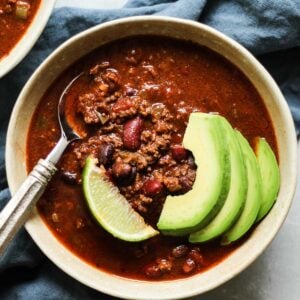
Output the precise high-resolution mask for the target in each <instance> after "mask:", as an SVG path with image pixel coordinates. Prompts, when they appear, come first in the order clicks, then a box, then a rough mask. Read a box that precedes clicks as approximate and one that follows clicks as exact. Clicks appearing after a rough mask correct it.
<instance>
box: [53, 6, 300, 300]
mask: <svg viewBox="0 0 300 300" xmlns="http://www.w3.org/2000/svg"><path fill="white" fill-rule="evenodd" d="M125 3H126V0H85V1H82V0H58V1H57V3H56V7H62V6H73V7H74V6H76V7H83V8H104V9H112V8H119V7H122V6H123V5H124V4H125ZM298 154H299V155H300V143H299V144H298ZM299 167H300V165H299V162H298V169H299ZM299 183H300V176H299V177H298V187H297V190H296V194H295V197H294V201H293V204H292V207H291V210H290V212H289V215H288V217H287V220H286V221H285V223H284V225H283V226H282V228H281V230H280V232H279V233H278V235H277V236H276V238H275V239H274V241H273V242H272V243H271V245H270V246H269V247H268V248H267V250H266V251H265V252H264V253H263V254H262V255H261V256H260V257H259V258H258V259H257V260H256V261H255V262H254V263H253V264H252V265H251V266H250V267H248V268H247V269H246V270H245V271H244V272H242V273H241V274H240V275H238V276H237V277H235V278H234V279H232V280H230V281H229V282H227V283H225V284H224V285H222V286H220V287H218V288H216V289H214V290H212V291H210V292H208V293H206V294H204V295H201V296H198V297H194V298H193V300H200V299H201V300H219V299H222V300H269V299H270V300H282V299H286V300H298V299H300V185H299Z"/></svg>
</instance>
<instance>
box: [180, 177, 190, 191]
mask: <svg viewBox="0 0 300 300" xmlns="http://www.w3.org/2000/svg"><path fill="white" fill-rule="evenodd" d="M179 183H180V185H181V192H182V193H186V192H188V191H189V190H191V189H192V186H193V183H192V182H191V181H190V180H189V179H188V178H187V177H186V176H182V177H181V178H180V179H179Z"/></svg>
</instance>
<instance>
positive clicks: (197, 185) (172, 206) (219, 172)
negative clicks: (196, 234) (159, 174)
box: [157, 112, 230, 236]
mask: <svg viewBox="0 0 300 300" xmlns="http://www.w3.org/2000/svg"><path fill="white" fill-rule="evenodd" d="M221 123H222V122H221V119H220V118H218V117H217V116H216V115H212V114H205V113H200V112H195V113H192V114H191V115H190V117H189V122H188V126H187V128H186V132H185V135H184V138H183V146H184V147H185V148H186V149H189V150H190V151H192V152H193V154H194V158H195V163H196V165H197V166H198V168H197V172H196V179H195V182H194V185H193V188H192V189H191V190H190V191H189V192H187V193H186V194H183V195H177V196H171V195H169V196H168V197H167V198H166V200H165V203H164V205H163V209H162V212H161V215H160V218H159V220H158V223H157V227H158V229H159V230H160V231H161V232H162V233H163V234H165V235H174V236H180V235H187V234H189V233H190V232H193V231H195V230H198V229H199V228H201V227H202V226H204V225H205V224H207V222H209V221H210V220H211V218H213V217H214V216H215V215H216V214H217V213H218V212H219V210H220V208H221V207H222V205H223V204H224V201H225V199H226V196H227V194H228V189H229V180H230V164H229V152H228V147H227V145H226V143H224V139H223V137H224V134H225V133H224V129H223V126H222V125H221Z"/></svg>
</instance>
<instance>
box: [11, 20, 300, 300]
mask: <svg viewBox="0 0 300 300" xmlns="http://www.w3.org/2000/svg"><path fill="white" fill-rule="evenodd" d="M136 22H137V23H140V24H139V25H142V24H144V25H145V24H146V23H148V26H149V24H150V23H151V22H152V23H151V24H155V23H156V22H166V23H165V25H166V26H168V25H169V26H177V29H178V28H180V27H189V29H190V30H191V31H193V30H194V31H195V32H197V31H201V32H202V34H203V35H208V36H209V37H211V38H214V39H215V40H216V42H215V49H214V50H215V51H216V50H217V48H218V47H220V49H222V47H225V48H226V47H228V49H231V51H233V52H236V51H237V53H239V54H240V55H242V56H243V57H244V59H245V61H244V62H243V64H244V66H243V67H244V68H249V69H248V72H246V75H247V77H249V79H250V80H254V78H251V76H249V75H251V74H249V70H252V71H253V76H254V75H255V76H258V77H259V78H260V81H259V82H255V86H256V88H257V89H258V90H259V92H260V89H261V88H262V87H261V86H267V87H268V88H269V94H270V95H269V97H268V99H269V100H268V99H265V98H264V100H265V101H266V102H267V101H269V105H270V103H271V102H272V101H275V102H274V103H273V102H272V104H275V105H274V107H276V109H274V111H272V112H270V114H271V118H272V120H273V121H274V119H276V118H279V120H280V121H281V124H285V126H284V128H282V127H280V126H279V127H275V130H276V131H275V132H276V137H277V140H278V146H279V153H280V154H281V153H284V151H286V149H283V146H284V145H283V144H288V145H290V147H289V148H288V149H287V150H288V153H286V154H285V155H283V154H282V155H280V159H281V160H280V168H281V172H282V174H289V181H288V182H287V180H286V179H285V178H283V180H285V181H284V183H286V184H284V185H282V188H281V191H280V194H279V197H278V201H277V203H276V204H275V206H274V208H273V209H272V211H271V212H270V214H269V215H268V216H267V218H265V219H264V220H263V221H262V222H261V224H260V225H259V226H258V227H257V229H256V230H255V231H254V233H253V234H252V235H251V237H250V238H249V239H248V240H247V241H246V242H245V243H244V244H243V245H242V246H241V247H240V248H239V249H238V250H237V251H235V252H234V253H233V254H231V255H230V256H229V257H228V258H227V259H226V260H224V261H223V262H221V263H220V264H218V265H217V266H215V267H213V268H212V269H210V270H209V271H207V272H205V273H202V274H199V275H195V276H193V277H190V278H187V279H179V280H175V281H164V282H144V281H142V282H141V281H135V280H129V279H124V278H121V277H118V276H113V275H110V274H107V273H104V272H101V271H99V270H97V269H95V268H93V267H92V266H90V265H88V264H87V263H85V262H84V261H82V260H81V259H79V258H78V257H76V256H75V255H73V254H72V253H71V252H70V251H69V250H67V249H66V248H64V247H62V245H61V243H60V242H58V241H57V240H56V238H55V237H54V236H53V235H52V234H51V233H50V230H49V229H48V228H47V227H46V225H45V224H44V223H43V221H42V220H41V218H40V217H39V216H38V215H37V214H36V213H35V214H34V216H33V217H32V218H31V219H30V220H29V221H28V222H27V224H26V229H27V230H28V231H29V233H30V235H31V236H32V238H33V239H34V240H35V242H36V243H37V244H38V245H39V247H40V248H41V249H42V251H43V252H44V253H45V254H46V255H47V256H48V257H49V258H50V259H51V260H52V261H54V262H55V263H56V264H57V265H58V266H59V267H60V268H61V269H62V270H64V271H65V272H67V273H68V274H69V275H70V276H72V277H74V278H76V279H77V280H79V281H81V282H82V283H84V284H86V285H88V286H90V287H93V288H95V289H97V290H100V291H102V292H105V293H107V294H110V295H113V296H118V297H123V298H131V299H170V298H182V297H188V296H194V295H197V294H200V293H203V292H205V291H208V290H210V289H212V288H214V287H216V286H218V285H220V284H222V283H224V282H226V281H227V280H229V279H231V278H232V277H234V276H235V275H236V274H238V273H239V272H241V271H242V270H244V269H245V268H246V267H247V266H248V265H249V264H251V263H252V262H253V261H254V260H255V259H256V257H257V256H258V255H260V254H261V253H262V252H263V250H264V249H265V248H266V247H267V245H268V244H269V243H270V242H271V241H272V239H273V238H274V236H275V235H276V233H277V231H278V229H279V228H280V226H281V224H282V222H283V221H284V219H285V217H286V215H287V213H288V209H289V207H290V204H291V200H292V197H293V194H294V190H295V186H296V153H297V145H296V135H295V129H294V124H293V120H292V117H291V114H290V111H289V108H288V106H287V104H286V102H285V100H284V98H283V96H282V94H281V92H280V90H279V88H278V87H277V85H276V84H275V82H274V80H273V79H272V77H271V76H270V75H269V74H268V73H267V72H266V70H265V69H264V68H263V67H262V66H261V65H260V64H259V63H258V61H257V60H256V59H255V58H254V57H253V56H252V55H251V54H250V53H249V52H248V51H247V50H246V49H244V48H243V47H242V46H240V45H239V44H238V43H236V42H234V41H233V40H231V39H230V38H228V37H226V36H224V35H223V34H221V33H219V32H217V31H216V30H214V29H212V28H210V27H207V26H205V25H202V24H199V23H196V22H193V21H186V20H179V19H175V18H169V17H131V18H126V19H120V20H117V21H111V22H108V23H105V24H103V25H98V26H96V27H94V28H91V29H89V30H87V31H85V32H83V33H80V34H78V35H76V36H75V37H73V38H71V39H70V40H68V41H67V42H65V43H64V44H63V45H62V46H60V47H59V48H58V49H57V50H55V51H54V52H53V53H52V54H51V55H50V56H49V57H48V58H47V59H46V60H45V62H44V63H43V64H42V65H41V66H40V67H39V68H38V69H37V71H36V72H35V73H34V74H33V76H32V77H31V78H30V80H29V81H28V83H27V84H26V85H25V87H24V89H23V91H22V92H21V94H20V96H19V98H18V101H17V103H16V106H15V107H14V110H13V114H12V117H11V120H10V123H9V129H8V136H7V147H6V168H7V177H8V181H9V187H10V189H11V191H12V192H13V193H14V192H15V191H16V190H17V188H18V186H19V184H20V183H21V182H22V178H24V177H25V169H24V168H25V162H24V163H23V165H21V166H19V167H18V166H16V163H15V162H14V160H15V157H16V151H19V154H20V153H23V155H25V153H24V145H22V144H20V143H19V142H16V140H15V139H14V138H15V133H14V130H15V128H16V125H17V121H19V120H17V119H18V118H17V117H18V112H19V111H20V109H21V108H22V106H23V105H24V103H23V102H24V101H25V99H26V98H27V97H28V95H30V93H31V92H32V91H31V89H32V86H31V85H32V83H33V82H34V81H36V80H38V78H39V76H40V75H41V74H42V73H43V70H44V69H45V66H46V65H48V64H49V63H50V62H51V61H52V60H54V58H55V57H56V56H59V53H60V51H62V49H66V48H68V47H69V46H70V45H71V44H72V43H76V41H78V40H80V39H81V38H82V37H83V36H85V35H88V34H93V33H94V32H98V31H99V30H104V31H105V30H107V28H109V27H118V26H121V25H123V26H124V25H126V24H127V25H128V24H130V23H132V24H133V23H136ZM144 22H146V23H144ZM157 34H159V33H157ZM195 34H197V33H195ZM173 36H174V35H173ZM204 38H205V37H204ZM104 40H105V39H104ZM108 40H109V38H108ZM78 43H79V42H78ZM218 44H219V46H218ZM224 45H225V46H224ZM83 52H84V51H83ZM88 52H89V51H88ZM229 52H230V51H229ZM65 53H66V54H68V53H69V52H68V51H66V52H65ZM66 54H65V56H66ZM221 54H223V55H224V53H222V52H221ZM226 54H228V53H226ZM224 56H225V57H226V56H228V55H224ZM227 58H228V59H229V60H231V61H232V62H233V63H234V58H233V57H227ZM61 59H63V58H61ZM237 60H238V58H237ZM70 63H71V62H70ZM243 67H241V66H240V68H241V69H242V71H245V70H244V69H243ZM244 73H245V72H244ZM56 76H57V75H56V74H55V71H54V72H53V79H54V78H55V77H56ZM50 77H51V76H50ZM30 83H31V84H30ZM258 85H260V88H258ZM40 89H41V90H43V86H41V87H40ZM28 118H30V115H29V116H28ZM276 120H277V119H276ZM17 148H19V150H16V149H17ZM20 149H21V150H20ZM282 158H284V160H282ZM16 170H17V171H18V172H19V174H20V175H19V178H17V179H16ZM283 198H284V199H285V201H283ZM266 229H268V230H266ZM261 238H262V239H263V242H262V243H259V244H258V243H257V241H258V240H260V239H261ZM49 245H51V246H50V247H51V249H49ZM245 257H247V259H246V260H245ZM237 262H238V264H237V265H235V264H236V263H237ZM74 265H75V266H76V267H75V268H74ZM74 271H75V272H74ZM170 291H172V292H173V294H172V295H170Z"/></svg>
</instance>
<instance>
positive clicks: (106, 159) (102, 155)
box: [98, 143, 115, 166]
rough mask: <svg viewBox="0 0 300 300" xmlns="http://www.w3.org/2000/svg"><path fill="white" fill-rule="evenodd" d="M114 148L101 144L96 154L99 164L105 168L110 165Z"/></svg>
mask: <svg viewBox="0 0 300 300" xmlns="http://www.w3.org/2000/svg"><path fill="white" fill-rule="evenodd" d="M114 150H115V149H114V146H113V144H111V143H105V144H101V145H100V148H99V152H98V160H99V163H100V164H102V165H104V166H107V165H109V164H110V163H111V161H112V157H113V154H114Z"/></svg>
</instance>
